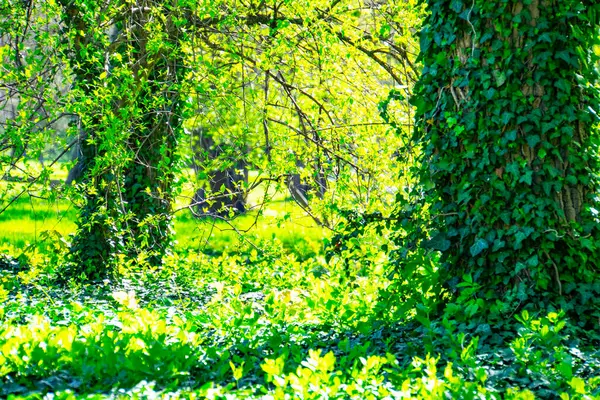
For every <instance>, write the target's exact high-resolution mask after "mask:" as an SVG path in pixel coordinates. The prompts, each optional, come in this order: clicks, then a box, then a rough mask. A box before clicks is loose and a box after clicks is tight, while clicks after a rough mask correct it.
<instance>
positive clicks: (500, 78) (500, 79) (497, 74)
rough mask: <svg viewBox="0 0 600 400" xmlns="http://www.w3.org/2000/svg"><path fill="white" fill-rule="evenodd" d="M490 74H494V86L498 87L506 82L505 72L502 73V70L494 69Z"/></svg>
mask: <svg viewBox="0 0 600 400" xmlns="http://www.w3.org/2000/svg"><path fill="white" fill-rule="evenodd" d="M492 75H493V76H494V79H495V80H496V86H498V87H500V86H502V85H504V82H506V74H505V73H504V71H499V70H497V69H495V70H494V71H493V72H492Z"/></svg>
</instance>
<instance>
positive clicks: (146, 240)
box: [122, 1, 183, 266]
mask: <svg viewBox="0 0 600 400" xmlns="http://www.w3.org/2000/svg"><path fill="white" fill-rule="evenodd" d="M142 3H143V4H142V5H143V7H140V8H139V9H132V15H131V22H130V23H131V26H129V27H128V29H129V30H130V32H131V33H132V37H134V38H135V43H134V48H135V57H136V62H135V63H134V64H133V71H132V72H133V76H134V86H133V87H131V90H132V92H137V93H136V95H135V97H134V98H133V99H132V100H128V99H126V98H125V99H124V102H125V104H126V105H127V107H130V108H131V109H132V110H136V114H137V115H139V118H138V119H136V120H134V121H133V125H132V134H131V135H130V137H129V139H128V147H129V151H130V153H131V154H132V155H133V157H132V160H131V162H130V163H129V165H128V166H126V167H125V171H124V186H123V190H122V196H123V200H124V205H125V210H126V211H127V212H128V215H129V218H128V220H127V229H126V242H127V243H126V245H127V247H128V253H129V255H130V256H131V257H135V258H137V259H138V260H139V261H142V260H143V261H145V262H147V263H148V264H149V265H151V266H159V265H161V263H162V258H163V256H164V255H165V254H166V253H167V251H168V250H169V248H170V247H171V244H172V243H171V240H170V239H171V236H172V227H171V214H170V212H171V203H172V201H173V194H172V193H173V184H174V178H175V170H174V167H175V157H176V156H175V154H176V152H175V148H176V146H177V142H178V135H179V130H180V128H181V117H180V115H181V111H182V100H181V97H180V93H179V91H180V84H181V79H182V76H183V57H182V55H181V50H180V43H179V40H180V39H179V32H178V29H177V27H176V26H175V22H174V19H175V16H174V15H172V13H173V12H174V11H173V10H171V9H170V8H169V7H167V6H165V5H164V4H163V3H162V2H157V1H145V2H142ZM158 17H160V18H162V20H161V19H160V18H158ZM156 20H161V22H162V23H161V26H160V27H156V26H153V27H152V29H153V30H156V29H161V30H162V32H161V33H162V34H164V39H162V40H164V43H163V44H162V46H163V48H161V49H160V50H159V51H157V50H156V48H150V47H149V43H150V39H149V37H148V35H149V32H150V28H149V27H148V25H149V24H153V23H154V22H155V21H156ZM152 34H153V35H159V34H158V33H156V32H153V33H152ZM154 40H156V38H154ZM152 45H153V46H156V43H153V44H152ZM128 101H129V103H128Z"/></svg>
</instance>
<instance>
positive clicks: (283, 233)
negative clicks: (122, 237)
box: [0, 177, 327, 253]
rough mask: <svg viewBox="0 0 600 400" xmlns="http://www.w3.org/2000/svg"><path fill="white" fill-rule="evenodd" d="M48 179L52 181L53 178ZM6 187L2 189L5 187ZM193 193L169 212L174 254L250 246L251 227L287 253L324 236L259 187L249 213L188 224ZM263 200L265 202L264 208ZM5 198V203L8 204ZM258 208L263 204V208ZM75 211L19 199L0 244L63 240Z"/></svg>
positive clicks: (5, 220) (0, 225) (2, 218)
mask: <svg viewBox="0 0 600 400" xmlns="http://www.w3.org/2000/svg"><path fill="white" fill-rule="evenodd" d="M53 178H54V177H53ZM5 185H6V184H5ZM13 186H14V188H13V190H12V193H13V194H14V193H18V189H20V188H21V187H23V185H22V184H16V185H13ZM192 194H193V188H192V187H190V186H189V185H188V186H187V187H186V188H184V190H183V192H182V194H181V196H179V197H178V198H177V199H176V202H175V204H174V206H173V208H174V209H177V210H179V211H178V212H177V213H176V214H175V220H174V228H175V232H176V240H177V243H178V245H177V246H178V247H179V248H196V249H198V250H199V251H202V250H208V249H211V251H218V252H224V251H230V250H232V249H235V248H236V247H238V246H239V243H240V241H241V242H251V241H253V240H254V232H255V231H256V227H257V226H260V229H261V235H262V236H263V237H267V238H268V237H271V238H273V237H277V238H278V239H279V240H280V241H282V242H283V243H284V244H285V245H286V246H287V247H288V248H300V249H299V250H302V248H304V247H307V248H312V249H313V253H314V251H315V250H316V249H315V246H318V244H320V243H321V239H322V238H323V237H324V235H326V234H327V232H326V231H325V230H324V229H323V228H320V227H318V226H316V224H315V222H314V221H313V220H312V218H311V217H309V216H307V215H306V214H305V213H304V211H303V210H302V209H301V208H300V207H299V206H298V205H297V204H296V203H295V202H294V201H293V200H292V199H291V198H289V197H287V193H285V192H276V191H274V190H273V189H272V188H271V189H267V188H265V187H264V186H259V187H258V188H256V189H255V190H254V191H253V192H252V193H250V195H249V197H248V202H249V204H250V205H252V209H251V210H250V211H249V212H248V213H246V214H244V215H241V216H238V217H236V218H234V219H232V220H231V221H223V220H220V219H215V218H210V217H205V218H194V217H193V215H192V213H191V212H190V211H189V210H188V209H186V208H185V206H186V205H187V204H188V203H189V198H190V197H191V196H192ZM265 194H267V195H268V197H269V198H270V200H269V201H268V202H266V203H265V202H264V200H263V199H264V197H265ZM10 198H11V197H10V196H7V199H10ZM263 203H264V204H263ZM76 219H77V208H76V207H75V205H73V204H70V203H68V202H67V201H66V200H61V199H60V198H59V199H56V200H44V199H40V198H38V197H34V196H29V195H28V194H25V195H23V196H22V197H20V198H19V199H18V200H17V201H15V202H14V203H13V204H12V205H11V206H10V207H9V208H8V209H7V210H6V211H4V212H3V213H2V214H0V244H11V245H12V246H14V247H15V248H24V247H26V246H28V245H30V244H33V245H35V244H36V243H37V242H39V241H40V240H41V238H43V233H44V232H45V231H56V232H58V233H59V234H60V235H63V236H67V235H69V234H71V233H73V232H74V231H75V221H76Z"/></svg>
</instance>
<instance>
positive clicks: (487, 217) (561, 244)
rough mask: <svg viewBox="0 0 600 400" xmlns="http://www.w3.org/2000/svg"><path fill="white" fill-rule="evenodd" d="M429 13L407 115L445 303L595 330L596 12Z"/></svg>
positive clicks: (547, 6) (531, 6) (445, 4)
mask: <svg viewBox="0 0 600 400" xmlns="http://www.w3.org/2000/svg"><path fill="white" fill-rule="evenodd" d="M428 6H429V8H428V10H429V15H428V17H427V21H426V24H425V27H424V29H423V32H422V37H421V48H422V54H421V60H422V61H423V64H424V69H423V73H422V76H421V79H420V81H419V82H418V84H417V87H416V89H415V90H416V97H415V99H414V104H415V105H416V107H417V114H418V119H417V121H418V133H419V135H418V139H419V141H420V143H421V144H422V149H423V160H424V162H423V167H422V170H421V177H422V180H423V181H424V184H425V185H430V187H431V188H432V189H431V190H430V193H431V196H432V200H433V204H432V206H431V213H432V229H433V233H432V240H431V242H430V245H431V246H432V247H434V248H435V249H436V250H439V251H441V254H442V259H441V262H442V263H443V267H444V269H445V270H444V274H445V279H446V281H447V282H448V284H449V285H448V287H449V289H450V290H452V291H455V290H459V291H460V282H461V279H462V278H463V276H465V275H468V276H471V277H472V280H473V281H474V282H476V283H477V284H479V285H481V286H480V287H481V290H479V291H478V292H477V294H478V296H481V297H483V298H485V299H488V300H494V299H502V300H506V301H508V302H510V303H511V304H512V305H511V306H510V307H509V309H510V310H511V312H514V307H523V306H533V305H534V304H538V305H542V304H544V305H542V307H545V306H547V305H548V303H553V304H555V305H558V304H560V305H561V306H562V307H564V308H565V309H567V310H575V311H576V312H577V313H578V314H580V313H583V312H584V310H585V312H591V314H587V316H590V317H592V318H593V319H594V320H597V318H598V312H599V308H598V302H597V299H598V294H599V293H600V287H599V286H598V280H597V276H598V256H597V254H598V244H599V242H598V240H599V237H600V236H599V231H598V218H597V214H598V210H599V208H598V197H597V196H598V189H599V186H598V183H599V181H598V162H597V153H598V143H599V142H598V135H597V130H596V126H597V121H598V116H597V114H596V113H597V111H598V110H599V96H598V89H597V88H596V87H595V86H594V85H595V82H597V76H598V74H597V70H596V67H597V61H598V57H597V55H596V54H595V53H594V52H593V51H592V46H591V44H592V43H595V41H596V40H597V32H598V25H597V23H598V20H597V6H595V5H589V4H587V3H584V2H581V1H539V2H538V1H536V0H529V1H522V2H517V1H514V2H513V1H509V2H505V1H493V2H490V1H487V2H486V1H474V2H468V1H460V0H453V1H435V0H432V1H429V2H428ZM491 304H493V302H492V303H491Z"/></svg>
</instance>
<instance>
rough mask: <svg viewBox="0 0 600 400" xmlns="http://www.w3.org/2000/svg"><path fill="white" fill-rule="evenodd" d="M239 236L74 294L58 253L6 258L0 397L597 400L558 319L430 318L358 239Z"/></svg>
mask: <svg viewBox="0 0 600 400" xmlns="http://www.w3.org/2000/svg"><path fill="white" fill-rule="evenodd" d="M254 239H255V240H254V241H253V242H252V245H251V244H247V243H246V244H244V243H240V244H239V246H238V248H237V251H235V252H227V253H223V254H221V255H214V254H212V255H209V254H204V253H202V252H198V251H197V249H193V248H187V249H181V250H179V251H178V252H176V253H175V254H174V255H173V256H171V257H170V258H169V259H168V260H167V262H166V264H165V266H164V268H162V269H160V270H148V269H145V268H139V267H136V266H133V265H126V264H123V265H122V267H121V270H120V271H119V272H120V273H121V274H122V277H121V278H120V279H118V280H116V279H115V280H105V281H103V282H97V283H96V284H88V285H81V284H78V283H76V282H70V283H68V284H66V285H58V284H56V282H57V280H60V277H59V276H57V274H58V271H59V269H53V268H52V264H53V263H60V251H59V250H56V249H54V250H55V254H54V255H52V251H51V249H46V251H44V252H41V253H40V252H38V253H37V254H29V255H21V257H20V258H13V257H12V256H10V255H8V254H9V253H11V252H12V253H13V254H14V253H16V252H15V251H14V249H12V250H11V251H8V250H6V251H5V253H6V254H5V255H3V256H2V259H1V260H0V266H1V278H0V280H1V283H2V286H1V287H0V304H1V306H0V322H1V324H0V396H2V397H8V398H11V399H20V398H26V399H38V398H54V399H71V398H139V399H145V398H163V397H165V398H174V399H176V398H212V399H217V398H223V399H233V398H268V399H286V398H301V399H321V398H331V399H338V398H339V399H342V398H344V399H345V398H354V399H380V398H388V399H393V398H490V399H491V398H515V399H517V398H518V399H530V398H534V397H539V398H562V399H594V398H600V376H599V374H598V371H600V352H599V351H598V348H599V345H600V334H599V333H598V332H588V331H583V330H582V328H581V327H579V326H578V325H577V321H571V320H568V319H566V318H565V316H564V314H563V313H561V311H560V310H549V311H548V312H547V313H545V314H543V313H542V314H538V315H533V314H530V313H528V312H527V311H522V312H518V313H515V314H514V315H512V317H511V318H510V321H508V322H507V321H503V323H502V324H501V325H500V324H498V325H497V326H496V325H494V324H493V323H490V322H489V321H485V320H483V319H482V317H481V313H479V312H478V306H477V300H476V299H462V300H460V299H459V300H460V301H459V302H456V303H452V304H448V305H446V306H445V310H444V312H443V313H442V314H441V316H440V314H439V313H435V312H434V307H439V302H436V301H434V300H435V299H431V298H429V297H430V296H429V295H428V294H427V293H415V294H414V295H415V298H416V299H417V300H418V301H417V302H416V303H415V307H414V308H412V309H407V308H406V307H402V302H404V301H406V299H405V295H406V293H405V292H403V291H399V290H397V287H398V285H397V284H396V285H393V284H392V283H393V282H397V280H396V281H391V280H390V278H389V276H388V275H387V274H386V268H385V264H386V262H387V261H386V259H385V255H384V254H383V253H381V252H380V253H377V252H374V251H373V250H372V249H371V250H369V246H368V241H366V240H364V239H363V240H362V241H361V242H357V243H360V245H359V244H356V248H355V249H354V254H359V253H360V254H362V256H360V257H366V255H368V256H369V257H370V261H371V262H356V263H347V262H344V261H343V258H342V257H335V256H334V257H332V258H330V259H329V261H326V260H325V258H324V257H323V256H321V255H320V254H321V253H322V252H317V253H314V252H313V250H310V251H309V252H308V253H307V254H304V255H303V254H299V253H300V252H299V251H292V250H290V249H289V248H287V246H284V245H283V244H282V243H281V242H280V241H278V240H277V239H273V238H272V236H269V235H267V237H266V238H264V239H261V238H260V237H259V236H256V237H254ZM318 247H319V246H318V245H316V244H315V245H314V246H312V247H311V246H308V247H307V248H311V249H315V248H318ZM373 248H374V247H373ZM7 249H8V248H7ZM361 249H362V250H361ZM359 250H360V251H359ZM304 251H306V250H304ZM57 254H58V255H57ZM360 257H359V258H360ZM365 266H367V267H365ZM413 278H414V275H413ZM412 283H413V284H415V283H416V282H412ZM414 287H416V288H417V287H418V285H415V286H414Z"/></svg>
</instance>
